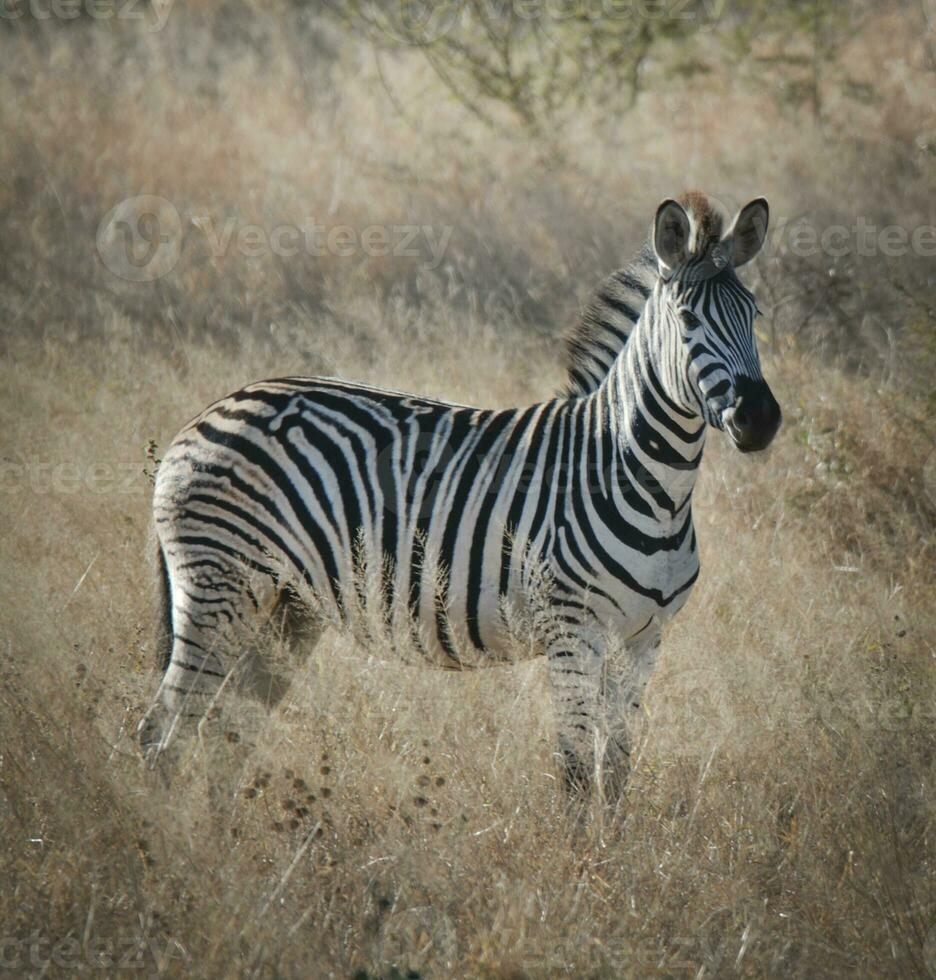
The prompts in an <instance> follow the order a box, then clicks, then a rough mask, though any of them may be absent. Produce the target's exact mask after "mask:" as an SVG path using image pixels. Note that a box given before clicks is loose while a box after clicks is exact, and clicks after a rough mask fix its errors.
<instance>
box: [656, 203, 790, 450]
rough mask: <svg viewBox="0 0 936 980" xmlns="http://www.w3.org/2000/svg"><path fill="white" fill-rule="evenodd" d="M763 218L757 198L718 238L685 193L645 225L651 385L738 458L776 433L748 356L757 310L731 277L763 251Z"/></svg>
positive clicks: (770, 401)
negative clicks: (659, 353)
mask: <svg viewBox="0 0 936 980" xmlns="http://www.w3.org/2000/svg"><path fill="white" fill-rule="evenodd" d="M767 217H768V210H767V202H766V201H765V200H764V198H762V197H761V198H757V199H756V200H754V201H751V203H750V204H747V205H745V207H743V208H742V209H741V210H740V211H739V212H738V214H737V216H736V217H735V219H734V221H733V222H732V224H731V226H730V227H729V229H728V231H727V232H725V233H724V234H722V221H721V217H720V215H719V214H718V213H717V212H716V211H715V210H714V209H713V208H712V206H711V204H710V203H709V201H708V199H707V198H706V197H705V196H704V195H702V194H699V193H697V192H689V193H688V194H687V195H685V196H684V197H683V198H682V199H681V201H674V200H671V199H670V200H666V201H664V202H663V203H662V204H661V205H660V207H659V208H658V210H657V213H656V219H655V221H654V225H653V238H652V241H653V251H654V253H655V255H656V260H657V265H658V269H659V281H658V283H657V287H656V290H655V296H654V299H655V304H656V317H655V319H656V329H657V330H658V331H659V332H660V333H659V338H658V339H659V340H660V341H661V344H662V349H663V351H664V352H665V354H664V357H663V358H662V359H661V360H662V363H661V366H660V367H661V370H662V371H663V373H664V377H663V378H662V379H661V380H662V381H663V384H664V385H665V387H666V388H667V391H668V393H669V394H670V395H671V397H673V398H674V400H675V401H676V402H677V404H679V405H680V406H681V407H683V408H685V409H688V410H689V411H691V412H693V413H694V414H696V415H698V416H700V417H701V418H702V419H704V420H705V421H706V422H707V423H708V424H709V425H712V426H714V427H715V428H716V429H721V430H723V431H725V432H727V433H728V435H729V437H730V438H731V440H732V442H733V443H734V444H735V446H736V447H737V448H738V449H739V450H741V452H745V453H746V452H754V451H756V450H759V449H765V448H766V447H767V446H768V445H769V444H770V441H771V440H772V439H773V437H774V435H775V434H776V432H777V429H778V428H779V426H780V406H779V405H778V404H777V400H776V399H775V398H774V396H773V393H772V392H771V390H770V388H769V387H768V385H767V382H766V381H765V380H764V376H763V374H762V373H761V366H760V358H759V357H758V353H757V344H756V341H755V337H754V317H755V316H756V314H757V312H758V311H757V304H756V303H755V301H754V297H753V295H752V294H751V293H750V292H749V291H748V290H747V289H745V287H744V286H743V285H742V284H741V281H740V280H739V279H738V277H737V275H735V269H737V268H738V267H739V266H742V265H744V264H745V262H749V261H750V260H751V259H752V258H754V256H755V255H756V254H757V253H758V252H759V251H760V249H761V246H762V245H763V244H764V239H765V238H766V236H767Z"/></svg>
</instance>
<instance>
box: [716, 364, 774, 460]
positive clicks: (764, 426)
mask: <svg viewBox="0 0 936 980" xmlns="http://www.w3.org/2000/svg"><path fill="white" fill-rule="evenodd" d="M734 389H735V400H734V403H733V404H732V405H730V406H729V407H728V408H726V409H725V411H724V412H723V413H722V425H723V426H724V429H725V431H726V432H727V433H728V435H729V436H730V437H731V441H732V442H733V443H734V444H735V446H736V447H737V448H738V449H739V450H740V451H741V452H742V453H754V452H759V451H760V450H762V449H766V448H767V447H768V446H769V445H770V443H771V442H772V440H773V437H774V436H775V435H776V434H777V429H779V428H780V421H781V418H782V414H781V412H780V405H779V404H778V403H777V399H776V398H774V396H773V392H772V391H771V390H770V388H769V386H768V385H767V382H766V381H764V380H763V379H760V380H756V381H755V380H754V379H752V378H745V377H741V378H738V379H737V381H736V382H735V386H734Z"/></svg>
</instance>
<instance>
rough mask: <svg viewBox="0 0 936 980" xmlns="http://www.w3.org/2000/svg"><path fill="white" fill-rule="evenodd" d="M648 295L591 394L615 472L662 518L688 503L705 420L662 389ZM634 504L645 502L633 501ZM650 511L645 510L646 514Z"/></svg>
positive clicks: (660, 350) (661, 353)
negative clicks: (602, 414)
mask: <svg viewBox="0 0 936 980" xmlns="http://www.w3.org/2000/svg"><path fill="white" fill-rule="evenodd" d="M655 317H656V311H655V303H654V302H653V299H652V298H651V299H650V301H648V303H647V304H646V306H645V308H644V310H643V312H642V314H641V316H640V319H639V320H638V322H637V325H636V327H635V328H634V331H633V333H632V335H631V337H630V339H629V342H628V343H627V345H626V346H625V348H624V349H623V350H622V351H621V352H620V354H619V355H618V357H617V359H616V360H615V362H614V365H613V366H612V368H611V370H610V371H609V373H608V376H607V377H606V378H605V380H604V382H603V383H602V384H601V386H600V387H599V389H598V390H597V391H596V392H595V393H594V395H593V396H592V397H593V398H595V399H596V401H598V402H599V403H603V404H605V405H606V406H607V412H608V421H609V423H610V426H611V431H612V434H613V439H614V444H615V448H616V456H617V463H618V465H620V466H621V467H622V473H621V477H622V478H623V480H624V481H625V482H626V483H628V484H629V485H630V486H631V487H632V493H631V499H632V500H633V501H634V502H635V503H637V502H638V498H639V501H640V502H642V504H643V505H646V506H649V508H650V509H651V510H652V516H653V517H655V518H658V519H665V518H666V517H667V516H669V517H674V516H676V515H677V514H679V513H681V512H682V511H683V510H684V509H686V508H687V507H688V505H689V500H690V497H691V495H692V490H693V488H694V486H695V481H696V476H697V475H698V470H699V464H700V463H701V461H702V449H703V446H704V443H705V422H704V421H703V419H702V418H700V417H699V416H698V415H697V414H695V413H694V412H692V411H691V410H689V409H687V408H686V407H684V406H683V405H681V404H679V403H678V402H677V401H676V400H675V399H674V398H673V397H672V395H671V394H670V393H669V392H668V391H667V390H666V387H665V382H664V379H665V378H666V377H668V376H671V375H672V371H671V370H667V366H666V365H665V364H664V363H663V359H664V357H665V356H666V351H665V347H664V345H662V344H661V343H660V342H659V338H660V334H661V332H662V331H658V330H654V328H653V325H654V320H655ZM636 509H638V510H640V509H643V510H644V513H646V507H641V506H638V507H637V508H636ZM648 516H650V515H648Z"/></svg>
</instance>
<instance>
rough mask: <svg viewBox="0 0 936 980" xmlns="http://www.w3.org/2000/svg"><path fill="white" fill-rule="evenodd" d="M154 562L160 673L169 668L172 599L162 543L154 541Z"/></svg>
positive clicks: (157, 650) (171, 637)
mask: <svg viewBox="0 0 936 980" xmlns="http://www.w3.org/2000/svg"><path fill="white" fill-rule="evenodd" d="M156 562H157V564H158V566H159V567H158V570H157V580H156V610H157V612H156V616H157V619H156V637H155V650H156V663H157V665H158V667H159V671H160V673H162V674H164V673H165V672H166V671H167V670H168V669H169V661H170V660H171V659H172V641H173V633H172V599H171V593H170V582H169V568H168V567H167V565H166V556H165V554H164V553H163V549H162V545H161V544H160V543H159V541H158V540H157V541H156Z"/></svg>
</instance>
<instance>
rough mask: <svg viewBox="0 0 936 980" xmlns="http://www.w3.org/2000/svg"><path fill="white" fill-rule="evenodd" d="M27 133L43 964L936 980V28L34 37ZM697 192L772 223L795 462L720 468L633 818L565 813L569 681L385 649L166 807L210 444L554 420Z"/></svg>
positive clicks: (23, 222) (261, 25)
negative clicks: (161, 670)
mask: <svg viewBox="0 0 936 980" xmlns="http://www.w3.org/2000/svg"><path fill="white" fill-rule="evenodd" d="M0 134H2V139H0V372H2V383H0V417H2V419H3V426H2V432H3V435H2V440H0V532H2V533H0V644H2V651H3V655H2V658H0V828H2V838H3V841H4V844H3V845H2V848H3V850H2V853H0V882H2V887H0V923H2V927H0V965H2V966H9V967H10V968H17V969H22V970H25V971H27V972H28V971H33V972H40V971H43V970H44V971H46V972H51V974H52V975H55V974H56V973H72V972H75V971H76V970H78V969H87V970H94V969H99V970H100V969H105V970H106V969H112V968H116V966H115V964H117V962H118V961H119V958H120V956H121V955H129V954H128V951H130V954H132V955H133V956H136V957H137V958H138V960H137V961H138V962H139V963H141V964H143V967H144V968H146V969H147V970H148V971H151V972H155V971H162V972H166V973H169V974H175V973H184V972H191V971H192V970H196V971H197V972H200V973H201V974H203V975H212V976H213V975H218V976H222V975H246V974H250V975H258V976H271V977H272V976H310V975H312V976H326V975H328V976H336V977H344V976H356V977H387V978H389V977H405V976H491V977H493V976H498V977H501V976H502V977H526V976H531V977H541V976H551V975H554V974H559V973H566V974H571V975H574V976H595V977H598V976H607V977H611V976H615V977H616V976H635V977H637V976H640V977H645V976H650V975H659V976H670V975H673V976H677V975H678V976H682V975H692V976H695V977H714V976H719V977H721V976H734V975H743V976H781V975H782V976H804V977H815V976H854V975H866V976H872V975H873V976H895V977H896V976H900V977H906V976H921V977H923V976H936V886H934V881H936V878H934V874H933V872H934V867H933V860H934V849H933V833H934V826H936V825H934V821H936V797H934V768H933V766H934V762H933V744H934V742H933V737H934V735H936V707H934V705H936V701H934V694H936V682H934V677H936V674H934V660H933V658H934V655H936V636H934V621H936V616H934V608H936V563H934V558H936V533H934V520H936V417H934V416H936V387H934V376H936V4H934V2H933V0H917V2H909V0H908V2H897V0H884V2H880V0H879V2H874V3H871V2H867V3H864V2H860V0H859V2H848V3H846V2H835V0H830V2H817V0H814V2H808V0H807V2H792V0H779V2H771V3H768V2H766V0H764V2H760V0H753V2H748V3H745V2H734V0H702V2H694V0H428V2H425V3H410V2H408V0H397V2H390V0H386V2H383V0H381V2H377V0H345V2H339V0H334V2H309V3H300V2H296V3H288V2H283V3H274V2H265V0H263V2H262V0H255V2H251V0H231V2H222V0H189V2H183V0H177V2H175V3H173V2H172V0H159V2H158V3H157V2H156V0H152V2H146V0H0ZM689 187H698V188H700V189H702V190H704V191H706V192H707V193H709V194H710V195H712V196H713V197H714V198H715V199H716V200H717V201H719V202H721V203H722V204H723V206H724V207H725V208H726V209H727V210H730V211H732V212H733V211H734V210H736V209H737V208H738V207H739V206H740V205H742V204H744V203H745V202H746V201H747V200H749V199H750V198H751V197H754V196H757V195H764V196H766V197H767V198H768V199H769V201H770V205H771V229H770V234H769V238H768V244H767V245H766V247H765V249H764V251H763V253H762V254H761V256H760V257H759V258H758V259H757V261H756V263H754V264H753V265H752V267H750V268H749V269H747V270H745V272H744V276H743V277H744V279H745V280H746V282H747V283H748V285H749V286H750V287H751V288H752V289H753V290H754V292H755V294H756V296H757V300H758V304H759V306H760V308H761V310H762V312H763V316H762V317H761V318H760V319H759V320H758V331H759V333H758V337H759V345H760V350H761V355H762V359H763V361H764V369H765V375H766V376H767V378H768V380H769V381H770V383H771V385H772V387H773V388H774V391H775V392H776V393H777V396H778V398H779V400H780V402H781V404H782V406H783V411H784V425H783V428H782V430H781V432H780V435H779V436H778V438H777V440H776V443H775V445H774V447H773V448H772V449H771V450H770V452H769V453H768V454H767V455H766V456H765V457H763V458H758V459H754V460H751V459H740V458H738V457H737V456H735V455H732V454H731V453H730V451H726V450H725V448H724V447H723V446H722V445H721V441H720V439H718V438H717V437H715V438H713V439H712V440H711V441H710V445H709V447H708V448H707V450H706V456H707V458H706V464H705V467H704V470H705V474H704V478H703V480H702V482H701V485H700V487H699V489H698V491H697V494H698V504H697V508H696V509H697V513H698V516H697V524H698V527H699V535H700V540H701V547H702V554H703V573H702V580H701V582H700V585H699V586H698V588H697V590H696V591H695V593H694V595H693V598H692V600H691V602H690V603H689V605H688V607H687V609H686V611H685V612H684V613H683V614H682V615H681V616H680V617H679V618H678V619H677V621H676V622H675V623H674V624H673V627H672V629H671V630H670V633H669V635H668V637H667V639H666V646H665V654H664V656H663V658H662V663H661V667H660V669H659V674H658V676H657V677H656V678H655V679H654V681H653V683H652V686H651V691H650V697H649V698H648V708H647V712H648V717H647V719H646V725H645V731H644V733H643V736H642V742H641V749H640V755H639V759H638V761H637V765H636V767H635V772H634V777H633V780H632V784H631V789H630V792H629V795H628V799H627V800H626V801H625V805H624V806H623V807H622V808H621V809H620V810H619V811H618V812H617V813H616V814H613V815H607V814H599V813H593V812H591V811H590V810H589V811H588V812H587V813H585V814H584V815H583V814H571V813H570V812H569V811H568V808H567V805H566V803H565V801H564V799H563V798H562V795H561V793H560V792H559V790H558V787H557V785H556V783H555V779H554V769H553V760H552V757H551V752H552V741H551V722H550V718H549V706H548V699H547V698H546V692H545V685H544V683H543V677H542V669H541V665H539V664H535V663H534V664H530V665H523V666H518V667H515V668H510V669H505V670H499V671H493V672H489V673H485V674H481V673H479V674H477V675H471V676H468V677H450V676H448V675H445V676H441V675H437V674H431V673H428V674H427V673H426V672H421V671H416V670H413V669H411V668H402V667H400V666H399V665H397V664H394V663H393V662H392V661H391V660H390V659H388V654H387V652H386V651H385V650H382V649H378V648H376V647H371V648H361V646H360V644H358V643H356V642H355V641H354V640H353V638H351V637H348V636H342V635H339V634H336V635H334V636H332V637H330V638H329V639H328V640H327V642H324V643H323V644H322V646H321V647H320V648H317V649H316V651H315V654H314V656H313V658H312V664H311V666H310V667H309V668H308V669H305V670H303V671H302V672H301V676H299V677H297V681H296V685H295V693H294V694H293V695H292V696H291V698H290V699H289V700H288V701H287V703H286V704H285V705H283V706H282V707H280V708H279V709H277V711H276V712H275V713H274V714H273V715H272V716H267V715H260V716H257V717H254V716H253V715H251V712H250V709H249V707H248V706H237V705H236V704H235V706H234V707H233V708H231V709H230V711H229V712H228V713H227V714H226V715H225V719H226V720H225V725H226V726H227V727H226V729H225V737H224V738H223V739H222V740H221V742H222V743H223V744H222V745H221V746H220V747H219V746H206V745H204V744H202V745H197V746H194V747H192V748H191V749H190V750H189V755H188V756H187V758H186V760H185V764H184V766H183V772H182V775H181V776H180V777H179V779H178V780H176V781H174V782H173V784H172V786H171V787H166V786H164V785H162V784H161V783H160V782H159V781H158V780H155V779H153V778H152V777H151V775H150V774H147V773H145V772H143V770H142V769H141V766H140V763H139V759H138V757H137V755H136V752H135V748H134V745H133V742H132V739H131V737H130V736H131V734H132V731H133V729H134V726H135V723H136V721H137V720H138V719H139V717H140V715H141V714H142V712H143V711H144V710H145V707H146V704H147V699H148V698H149V697H150V696H151V694H152V691H153V688H154V684H155V676H154V672H153V671H154V664H153V652H152V643H151V638H152V630H153V624H152V618H153V611H152V602H151V581H150V573H151V569H150V567H149V565H148V561H147V553H148V536H149V533H150V513H149V497H150V492H151V484H152V476H153V473H154V471H155V466H156V465H157V464H158V459H159V457H160V454H161V452H162V450H163V449H164V448H165V446H166V445H167V443H168V442H169V440H170V439H171V438H172V436H173V435H174V433H175V432H176V431H177V430H178V429H179V428H180V427H181V425H182V424H183V423H184V422H185V421H186V419H187V418H189V417H191V416H192V415H194V414H195V413H196V412H197V411H199V410H200V409H201V408H203V407H204V406H205V405H206V404H207V403H209V402H210V401H211V400H213V399H215V398H217V397H220V396H222V395H224V394H225V393H227V392H228V391H231V390H233V389H235V388H236V387H238V386H240V385H242V384H244V383H246V382H248V381H251V380H256V379H258V378H262V377H269V376H275V375H285V374H337V375H341V376H343V377H348V378H354V379H358V380H364V381H368V382H373V383H378V384H384V385H387V386H390V387H394V388H400V389H405V390H413V391H417V392H420V393H424V394H429V395H433V396H437V397H442V398H446V399H450V400H454V401H459V402H467V403H472V404H483V405H485V406H506V405H515V404H523V403H525V402H532V401H536V400H540V399H543V398H547V397H549V396H550V395H551V393H553V392H555V391H556V390H557V389H558V388H559V387H560V386H561V384H562V382H563V380H564V361H563V347H562V336H563V333H564V331H565V330H566V329H567V328H568V327H570V326H571V325H572V324H573V323H574V322H575V318H576V316H577V314H578V311H579V310H580V309H581V307H582V304H583V303H584V302H585V301H586V300H587V298H588V296H589V294H590V292H591V291H592V290H593V289H594V287H595V286H596V285H597V283H598V282H599V281H600V280H601V279H602V278H603V277H604V276H605V275H606V274H607V273H609V272H610V271H612V270H614V269H615V268H618V267H620V266H621V265H623V264H625V263H626V262H627V261H628V260H629V259H630V257H631V256H632V255H633V254H634V253H635V252H636V251H637V250H638V248H639V247H640V245H641V244H642V242H643V241H644V239H645V237H646V233H647V230H648V228H649V224H650V221H651V219H652V216H653V214H654V211H655V209H656V206H657V204H658V203H659V201H660V200H661V199H663V198H664V197H669V196H675V195H678V194H679V193H681V192H682V191H683V190H685V189H686V188H689ZM220 750H224V751H225V752H227V753H228V755H226V756H224V758H223V760H222V761H218V759H217V758H216V755H217V751H220ZM217 772H221V773H222V774H223V776H224V788H223V790H222V791H221V792H220V794H219V793H214V792H209V791H208V789H207V788H206V785H207V783H208V782H209V777H210V776H211V775H212V773H217ZM95 957H97V958H96V959H95ZM107 957H110V958H111V959H110V960H109V961H108V960H107Z"/></svg>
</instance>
